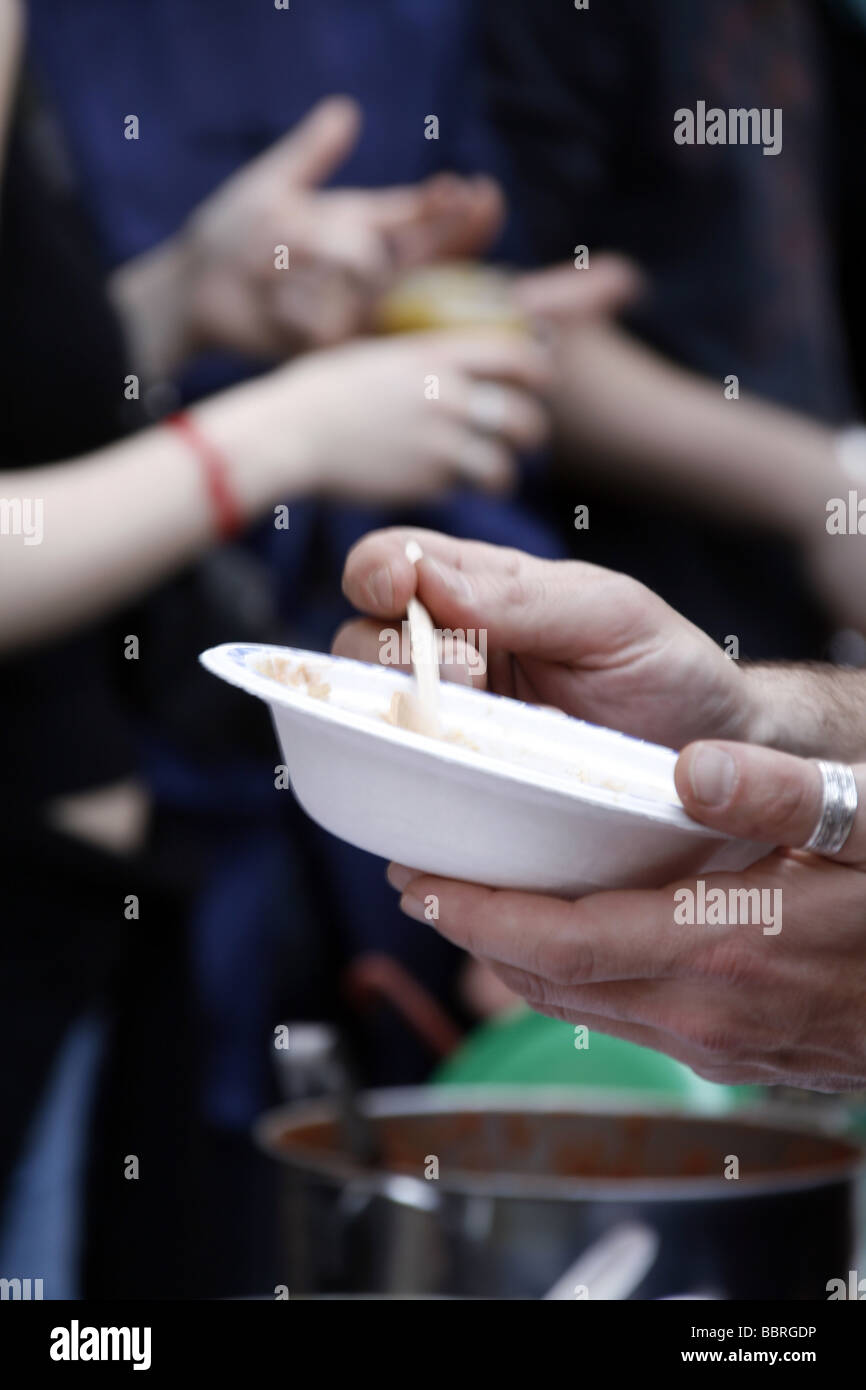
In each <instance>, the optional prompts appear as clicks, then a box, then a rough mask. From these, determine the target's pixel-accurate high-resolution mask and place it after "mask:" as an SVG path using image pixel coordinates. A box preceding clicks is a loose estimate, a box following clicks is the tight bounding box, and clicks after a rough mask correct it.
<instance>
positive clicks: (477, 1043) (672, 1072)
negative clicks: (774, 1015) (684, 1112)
mask: <svg viewBox="0 0 866 1390" xmlns="http://www.w3.org/2000/svg"><path fill="white" fill-rule="evenodd" d="M432 1081H433V1084H434V1085H448V1086H455V1085H467V1086H469V1085H471V1086H488V1085H494V1086H495V1085H503V1086H505V1085H508V1086H581V1087H593V1088H597V1089H599V1090H605V1091H631V1092H644V1093H646V1094H647V1096H651V1097H652V1098H653V1099H655V1100H661V1101H664V1100H665V1099H667V1100H670V1102H671V1103H672V1104H677V1105H682V1106H684V1108H686V1109H688V1110H697V1111H701V1112H705V1113H707V1112H708V1113H713V1112H719V1111H723V1112H724V1111H728V1110H732V1109H734V1108H735V1107H736V1106H738V1105H742V1104H744V1103H745V1102H747V1101H753V1100H754V1099H755V1098H756V1097H758V1096H759V1095H760V1090H759V1088H758V1087H755V1086H719V1085H716V1084H715V1083H714V1082H712V1081H704V1080H703V1078H702V1077H700V1076H696V1075H695V1073H694V1072H693V1071H691V1070H690V1069H689V1068H688V1067H686V1066H684V1065H683V1064H682V1063H681V1062H677V1061H674V1059H673V1058H672V1057H666V1056H664V1054H663V1053H661V1052H653V1051H652V1050H651V1049H650V1048H647V1047H638V1046H637V1045H636V1044H635V1043H630V1042H623V1041H622V1039H620V1038H611V1037H608V1036H607V1034H605V1033H593V1032H589V1033H588V1034H587V1033H586V1032H585V1030H578V1029H576V1028H575V1026H574V1025H573V1024H571V1023H562V1022H560V1020H558V1019H554V1018H546V1017H545V1016H544V1015H543V1014H536V1013H533V1012H532V1010H531V1009H523V1008H520V1009H515V1010H513V1011H512V1012H509V1013H507V1014H504V1015H502V1016H500V1017H499V1018H496V1019H493V1020H490V1021H488V1022H486V1023H483V1024H481V1025H480V1026H479V1027H478V1028H476V1029H475V1031H474V1032H473V1033H471V1034H470V1035H469V1037H468V1038H467V1039H466V1041H465V1042H464V1043H462V1044H461V1046H460V1047H459V1048H458V1049H457V1051H456V1052H454V1053H452V1054H451V1056H450V1057H449V1058H448V1059H447V1061H445V1062H444V1063H443V1064H442V1065H441V1066H440V1067H439V1068H438V1069H437V1070H436V1072H435V1073H434V1075H433V1077H432Z"/></svg>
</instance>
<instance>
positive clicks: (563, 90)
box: [486, 0, 862, 659]
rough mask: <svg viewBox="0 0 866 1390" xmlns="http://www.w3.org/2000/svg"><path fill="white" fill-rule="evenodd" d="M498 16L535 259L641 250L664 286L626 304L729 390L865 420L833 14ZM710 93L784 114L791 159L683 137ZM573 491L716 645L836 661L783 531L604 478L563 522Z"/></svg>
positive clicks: (542, 4) (756, 0) (692, 11)
mask: <svg viewBox="0 0 866 1390" xmlns="http://www.w3.org/2000/svg"><path fill="white" fill-rule="evenodd" d="M487 15H488V23H487V25H486V33H487V40H486V41H487V52H488V62H489V74H490V76H489V97H490V103H491V107H492V111H493V114H494V116H495V118H496V120H497V122H498V124H499V126H500V129H501V131H502V133H503V134H504V136H505V137H506V139H507V141H508V144H509V147H510V150H511V154H512V158H513V162H514V165H515V172H516V175H517V180H518V185H517V186H518V197H519V201H520V212H521V214H522V216H523V217H524V218H525V220H526V222H527V223H528V224H529V227H530V231H531V233H532V235H533V239H534V250H535V253H536V256H537V259H538V260H539V261H540V262H541V263H545V262H550V261H555V262H562V261H564V260H568V259H570V258H571V257H572V255H573V254H574V248H575V247H576V246H578V245H586V246H588V247H589V248H590V257H591V256H592V253H593V252H597V251H602V250H618V251H622V252H624V253H626V254H628V255H630V256H632V257H633V258H634V259H635V260H636V261H637V262H638V264H639V265H641V266H642V267H643V268H644V269H645V270H646V271H647V272H648V275H649V280H650V287H651V288H650V293H649V295H648V297H647V300H646V302H645V304H643V305H641V306H640V307H639V308H637V309H636V310H635V311H633V313H632V314H631V315H630V316H629V323H630V326H631V327H632V329H633V331H635V332H636V333H637V334H638V335H639V336H640V337H641V338H643V339H644V340H645V341H646V342H648V343H649V344H651V345H652V346H654V347H656V348H658V349H659V350H660V351H661V352H663V353H664V354H666V355H667V356H669V357H670V358H672V359H674V360H675V361H678V362H680V363H683V364H684V365H686V366H689V367H691V368H693V369H695V370H697V371H698V372H701V373H704V374H706V375H707V376H708V377H710V378H713V379H715V380H716V381H717V382H718V384H719V394H720V397H721V395H722V391H723V386H724V381H725V378H726V377H727V376H728V375H729V374H732V373H733V374H736V375H737V376H738V377H739V383H740V390H741V391H742V392H745V391H750V392H754V393H756V394H758V395H762V396H765V397H767V398H769V399H771V400H774V401H776V402H779V403H780V404H785V405H788V406H791V407H793V408H795V409H798V410H802V411H804V412H806V413H809V414H812V415H814V416H816V417H818V418H820V419H822V420H825V421H827V422H828V423H835V424H843V423H847V422H848V421H850V420H851V419H852V418H853V417H854V415H855V414H856V412H857V408H858V403H857V400H856V397H855V393H854V390H853V387H852V382H851V374H850V369H849V363H848V360H847V353H846V343H845V331H844V326H843V323H842V317H841V310H840V302H839V293H838V284H837V258H836V239H837V226H836V216H837V208H838V191H839V188H838V185H839V170H838V167H837V161H836V155H835V152H836V151H837V150H838V149H841V148H844V147H845V145H846V142H847V144H848V145H850V147H851V149H852V152H856V151H857V150H858V149H859V142H858V141H856V139H854V138H853V136H852V134H851V132H850V130H847V131H846V129H845V127H844V126H839V125H838V124H837V115H836V111H835V107H834V105H833V100H834V95H833V90H832V83H831V81H830V79H829V76H828V73H829V66H828V65H829V53H830V50H831V47H832V45H831V44H830V42H829V40H828V38H827V34H826V33H825V30H824V28H823V26H822V23H821V16H820V14H819V13H818V12H816V11H815V10H814V9H813V7H811V6H809V5H807V4H804V3H801V0H701V3H700V4H695V2H694V0H664V3H656V4H651V5H647V4H645V3H644V0H617V4H616V5H604V4H599V5H596V4H592V5H590V7H589V8H588V9H587V10H580V11H578V10H575V8H574V7H573V6H571V5H569V4H562V3H560V0H487ZM859 87H860V88H862V82H861V83H859ZM698 101H705V102H706V105H707V107H708V108H709V107H720V108H722V109H724V110H727V109H729V108H731V107H734V108H738V107H746V108H752V107H757V108H759V109H760V108H764V107H769V108H770V109H774V108H777V107H779V108H782V109H783V117H784V119H783V126H782V135H783V139H782V150H781V152H780V153H779V154H778V155H765V154H764V153H763V150H762V149H761V148H759V147H756V146H751V145H750V146H744V145H737V144H729V145H721V146H720V145H713V146H709V145H704V146H699V145H694V146H683V145H679V144H677V143H675V141H674V122H675V112H676V111H677V110H679V109H680V108H690V109H692V110H694V109H695V107H696V103H697V102H698ZM859 128H861V129H862V122H861V124H860V127H859ZM861 183H862V180H861ZM861 198H862V194H861ZM576 273H578V272H576ZM736 408H737V407H736V404H735V403H733V402H732V403H731V409H736ZM572 494H573V496H572ZM578 503H585V504H587V505H589V507H590V528H589V530H588V531H582V532H574V531H571V539H572V542H573V545H574V548H575V551H576V553H578V554H579V555H580V556H581V558H584V559H587V560H591V561H594V562H596V563H599V564H607V565H611V566H613V567H615V568H619V569H624V570H626V571H627V572H629V573H632V574H634V575H636V576H637V577H638V578H640V579H642V580H643V581H644V582H645V583H647V584H649V585H650V586H651V587H652V588H654V589H656V590H657V591H658V592H659V593H661V594H662V596H663V597H664V598H666V599H667V600H668V602H670V603H672V604H673V605H674V606H675V607H677V608H678V609H680V610H681V611H682V612H684V613H685V614H686V615H687V616H688V617H690V618H691V619H692V620H693V621H694V622H696V623H697V624H698V625H699V626H701V627H703V628H705V629H706V630H707V631H708V632H710V634H711V635H712V636H713V637H714V638H715V639H716V640H717V641H722V640H724V638H725V637H726V636H727V635H728V634H734V635H737V636H738V637H739V640H740V654H741V655H742V656H751V657H762V658H773V657H787V658H790V659H796V658H806V657H816V656H819V655H820V654H821V653H822V651H823V649H824V645H825V642H826V637H827V622H826V617H825V615H824V614H823V613H822V612H821V611H820V609H819V607H818V605H817V604H816V602H815V601H814V599H813V598H812V596H811V595H810V593H809V590H808V587H807V585H806V584H805V583H804V582H803V580H802V578H801V576H800V573H799V567H798V563H797V558H796V556H795V555H794V553H793V549H792V547H791V546H790V545H789V544H788V543H787V542H786V541H784V540H782V539H780V538H779V537H778V536H771V535H765V534H763V533H762V532H759V531H757V530H755V531H751V530H749V529H748V528H743V527H738V526H734V525H733V524H722V523H721V522H719V523H717V522H715V521H714V520H713V518H712V517H710V516H707V515H706V514H703V515H696V514H693V513H692V512H691V511H687V510H686V509H685V508H683V507H679V506H677V505H676V503H669V504H668V503H662V502H659V501H658V500H653V499H651V498H649V497H648V496H647V497H641V496H640V495H639V492H638V490H637V489H635V488H634V487H632V486H629V487H628V489H626V487H625V485H621V486H620V487H619V488H618V489H614V488H612V487H607V486H606V485H605V480H604V479H602V480H601V481H600V482H599V481H597V480H593V479H589V480H585V479H584V478H582V477H581V478H580V480H579V482H575V483H573V484H570V485H569V486H568V489H567V495H566V496H559V497H557V498H556V500H555V502H554V510H555V512H556V514H557V515H558V516H559V517H560V518H565V525H566V527H567V526H568V525H569V519H570V518H571V517H572V516H573V512H574V506H575V505H576V504H578Z"/></svg>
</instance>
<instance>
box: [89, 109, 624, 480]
mask: <svg viewBox="0 0 866 1390" xmlns="http://www.w3.org/2000/svg"><path fill="white" fill-rule="evenodd" d="M360 124H361V116H360V111H359V108H358V107H357V105H356V103H354V102H353V101H351V100H349V99H348V98H342V97H334V98H329V99H328V100H326V101H323V102H321V103H320V104H319V105H318V106H317V107H315V108H314V109H313V111H312V112H311V113H310V114H309V115H308V116H307V117H306V118H305V119H304V120H303V121H301V122H300V123H299V124H298V125H297V126H296V127H295V128H294V129H293V130H292V131H291V132H290V133H289V134H288V135H286V136H285V137H284V138H283V139H281V140H279V141H278V142H277V143H276V144H275V145H274V146H272V147H271V148H270V149H269V150H267V151H266V152H265V153H264V154H263V155H261V156H260V157H259V158H258V159H257V160H254V161H253V162H252V163H250V164H249V165H247V166H246V167H245V168H243V169H241V170H240V171H239V173H237V174H236V175H234V176H233V177H232V178H230V179H229V180H228V181H227V182H226V183H225V184H223V185H222V186H221V187H220V188H218V189H217V190H216V192H215V193H214V194H212V195H211V196H210V197H209V198H208V199H206V200H205V202H204V203H202V204H201V205H200V206H199V207H198V208H197V209H196V210H195V212H194V213H193V214H192V215H191V217H190V218H189V219H188V221H187V222H186V224H185V225H184V227H183V228H182V229H181V230H180V231H179V232H178V234H177V236H176V237H173V238H172V239H171V240H170V241H169V242H167V243H165V244H164V245H163V246H161V247H157V248H156V249H155V250H154V251H151V252H149V253H147V254H146V255H145V256H143V257H140V258H139V259H138V260H136V261H133V262H130V263H129V264H127V265H126V266H124V267H122V268H121V269H120V271H118V272H117V273H116V275H115V277H114V282H113V288H114V295H115V300H116V302H117V304H118V306H119V308H120V310H121V313H122V314H123V316H124V318H125V319H126V321H127V324H128V326H129V331H130V339H131V341H132V342H133V343H134V344H137V345H138V357H139V359H140V361H141V363H142V366H143V369H144V371H145V375H150V376H156V377H158V376H159V375H161V374H164V373H166V372H170V371H172V370H174V368H175V367H176V366H177V365H179V363H180V362H181V361H183V360H184V359H186V358H188V357H190V356H192V355H194V354H195V353H196V352H201V351H203V350H206V349H228V350H233V351H239V352H242V353H245V354H248V355H250V356H252V357H258V358H272V359H281V358H285V357H291V356H292V355H293V354H296V353H304V355H303V356H301V357H298V358H296V360H294V361H290V362H289V363H288V365H287V366H285V367H283V368H280V369H278V370H276V371H274V372H271V373H270V374H269V375H268V376H266V377H264V378H260V379H259V381H258V382H256V383H254V384H253V385H252V386H250V387H246V388H241V389H242V390H244V391H245V392H246V395H245V396H239V395H238V394H237V393H234V395H233V401H234V402H236V403H237V404H238V405H239V407H240V409H239V412H238V414H237V420H238V428H237V429H235V425H234V423H232V425H231V426H230V430H229V432H230V433H238V434H239V435H240V434H243V441H239V443H238V448H237V454H238V457H239V458H245V459H246V460H248V464H249V467H250V469H251V470H252V471H253V472H254V473H255V475H256V483H255V487H254V491H255V494H256V496H257V497H260V498H261V500H262V501H267V500H268V499H273V500H276V499H279V500H283V495H284V492H285V488H286V483H287V480H289V479H291V480H292V481H293V483H294V487H295V490H296V491H309V490H315V491H317V492H318V493H320V494H322V495H325V496H332V497H338V498H339V499H340V500H343V501H351V502H360V503H380V502H390V503H395V504H399V503H403V504H412V503H418V502H423V501H425V500H429V499H432V498H435V497H437V496H439V495H441V494H442V493H443V492H445V491H447V490H449V489H450V488H453V487H454V486H456V485H461V484H462V485H465V486H471V487H475V488H478V489H482V490H487V491H491V492H500V491H505V490H507V489H508V488H509V487H510V486H511V485H512V483H513V481H514V478H515V455H516V453H517V452H519V451H521V450H531V449H534V448H536V447H538V446H539V445H540V444H542V443H543V442H544V439H545V438H546V435H547V430H548V418H547V410H546V408H545V407H544V405H543V403H542V399H541V398H542V397H543V396H544V394H545V392H546V389H547V387H548V385H549V381H550V377H551V363H550V360H549V356H548V354H547V353H546V352H545V351H544V350H543V349H542V347H541V346H540V345H539V344H538V343H537V342H534V341H533V340H532V338H531V337H529V336H528V335H523V334H518V333H504V332H502V331H493V330H487V331H485V330H477V331H476V330H471V331H467V330H460V331H452V332H431V333H413V334H407V335H401V336H399V337H395V338H390V339H383V340H379V341H371V340H364V339H363V338H361V339H360V341H355V342H348V341H347V340H348V339H351V338H353V337H355V336H356V335H359V334H363V333H365V332H367V331H368V330H369V328H370V325H371V315H372V311H373V308H374V306H375V304H376V302H377V301H378V300H379V298H380V297H381V295H382V294H383V293H384V292H385V291H386V290H387V289H388V288H389V287H390V285H391V284H392V283H393V282H394V281H395V279H397V278H398V277H399V276H400V275H401V274H402V273H403V272H405V271H406V270H408V269H410V268H412V267H414V266H418V265H423V264H427V263H429V262H434V261H439V260H444V259H448V258H456V257H472V256H476V255H478V254H480V253H481V252H482V251H483V250H484V248H485V247H487V246H488V245H489V244H490V242H491V241H492V240H493V239H494V238H495V236H496V234H497V232H498V230H499V228H500V226H501V223H502V219H503V215H504V204H503V198H502V194H501V192H500V190H499V187H498V185H497V184H496V183H495V182H494V181H493V180H491V179H489V178H485V177H476V178H459V177H457V176H456V175H450V174H448V175H437V176H435V177H433V178H431V179H428V180H426V181H424V182H422V183H419V184H416V185H412V186H407V187H401V188H385V189H371V190H364V189H348V190H323V189H322V187H321V185H322V183H323V182H324V180H326V179H327V178H328V177H329V176H330V175H331V174H332V173H333V172H334V171H335V170H336V169H337V168H338V166H339V165H340V164H341V163H342V162H343V161H344V159H345V158H346V157H347V155H348V154H349V153H350V152H351V150H352V148H353V147H354V145H355V143H356V141H357V139H358V135H359V131H360ZM281 246H285V247H286V248H287V249H288V253H289V263H288V269H280V268H277V266H276V264H275V249H276V248H277V247H281ZM638 285H639V281H638V277H637V275H636V272H635V271H634V270H633V269H632V267H631V266H630V265H629V264H628V263H627V262H626V261H624V260H622V259H620V258H618V257H607V258H605V257H600V258H599V260H598V264H597V266H595V267H594V268H593V270H592V271H591V272H588V271H582V272H580V273H578V272H576V271H575V270H574V269H573V267H567V268H565V269H562V270H557V271H554V272H552V273H551V272H545V273H542V274H540V275H531V276H527V277H525V278H524V280H523V282H522V283H519V284H518V286H517V293H518V295H519V296H522V297H523V298H524V299H525V303H526V305H527V308H528V310H529V311H530V312H534V311H536V310H537V311H538V312H539V313H541V314H543V315H549V314H550V313H551V312H552V311H553V306H555V310H556V312H557V313H559V314H562V313H567V314H569V315H571V316H574V315H578V316H581V317H583V318H588V317H592V316H593V315H595V314H602V313H606V312H608V311H611V310H613V309H614V308H616V307H618V306H619V305H620V304H622V303H624V302H626V301H627V300H628V299H629V298H631V297H632V295H633V294H634V293H635V292H636V291H637V288H638ZM309 349H320V350H319V351H312V352H311V351H307V350H309ZM434 377H435V378H437V395H436V397H435V399H428V397H427V395H426V394H425V384H426V383H427V382H429V381H430V379H431V378H434ZM491 384H492V385H494V386H495V387H496V390H497V400H496V408H495V411H494V422H493V423H491V420H490V410H489V408H488V407H489V399H490V398H489V395H488V396H487V397H485V396H484V394H483V387H484V386H489V385H491ZM479 386H481V387H482V391H481V392H479ZM225 414H226V412H225V411H223V415H225ZM289 441H300V453H301V454H302V457H303V462H302V464H301V465H300V467H293V466H292V457H291V456H292V448H291V446H290V443H289Z"/></svg>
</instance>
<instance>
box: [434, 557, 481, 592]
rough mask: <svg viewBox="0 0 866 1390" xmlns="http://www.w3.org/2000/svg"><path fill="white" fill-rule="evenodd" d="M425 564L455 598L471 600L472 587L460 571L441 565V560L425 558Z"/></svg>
mask: <svg viewBox="0 0 866 1390" xmlns="http://www.w3.org/2000/svg"><path fill="white" fill-rule="evenodd" d="M425 563H426V564H428V565H429V566H430V568H431V569H432V570H435V571H436V573H437V574H438V576H439V578H440V579H441V581H442V583H443V584H444V585H445V587H446V589H450V591H451V593H452V594H454V596H455V597H456V598H462V599H470V598H472V596H473V589H472V585H471V583H470V582H469V580H468V579H467V577H466V575H465V574H464V573H463V571H462V570H458V569H454V568H453V566H452V565H443V564H442V562H441V560H432V559H429V558H426V557H425Z"/></svg>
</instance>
